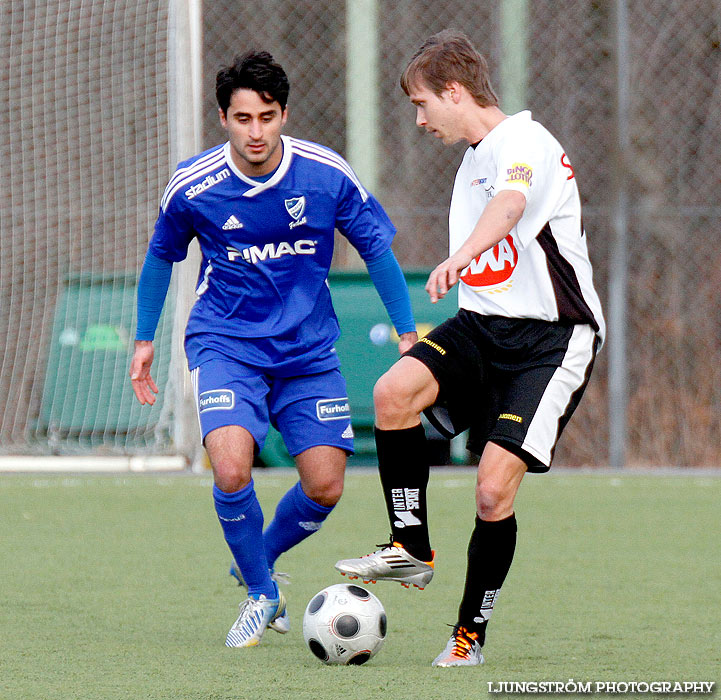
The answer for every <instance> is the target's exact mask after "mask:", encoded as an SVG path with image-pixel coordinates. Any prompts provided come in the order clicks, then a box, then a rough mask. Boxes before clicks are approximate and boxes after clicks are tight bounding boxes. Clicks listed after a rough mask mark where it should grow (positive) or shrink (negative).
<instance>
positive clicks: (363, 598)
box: [303, 583, 387, 665]
mask: <svg viewBox="0 0 721 700" xmlns="http://www.w3.org/2000/svg"><path fill="white" fill-rule="evenodd" d="M386 627H387V619H386V611H385V610H384V609H383V605H382V603H381V602H380V600H378V598H376V597H375V596H374V595H373V594H372V593H371V592H370V591H367V590H366V589H365V588H361V587H360V586H354V585H352V584H348V583H336V584H334V585H333V586H328V587H327V588H324V589H323V590H322V591H320V593H318V594H316V595H315V596H313V598H312V599H311V601H310V603H308V607H307V608H306V609H305V615H304V616H303V637H304V639H305V643H306V644H307V645H308V647H309V648H310V650H311V651H312V652H313V653H314V654H315V655H316V656H317V657H318V658H319V659H320V660H321V661H322V662H323V663H326V664H339V665H347V664H353V665H360V664H364V663H365V662H366V661H368V659H370V658H371V657H373V656H375V654H376V653H377V652H378V650H379V649H380V648H381V647H382V646H383V642H384V641H385V638H386Z"/></svg>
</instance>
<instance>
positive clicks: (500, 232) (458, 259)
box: [426, 190, 526, 304]
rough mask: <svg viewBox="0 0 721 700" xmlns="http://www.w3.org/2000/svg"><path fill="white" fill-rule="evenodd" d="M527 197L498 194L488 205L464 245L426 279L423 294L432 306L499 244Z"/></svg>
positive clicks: (521, 210)
mask: <svg viewBox="0 0 721 700" xmlns="http://www.w3.org/2000/svg"><path fill="white" fill-rule="evenodd" d="M525 208H526V197H525V195H524V194H523V193H521V192H518V191H516V190H501V191H500V192H498V194H496V196H495V197H494V198H493V199H492V200H491V201H490V202H488V204H487V205H486V208H485V209H484V210H483V213H482V214H481V216H480V217H479V218H478V221H477V222H476V225H475V226H474V228H473V231H472V232H471V235H470V236H468V238H467V239H466V241H465V243H464V244H463V245H462V246H461V247H460V248H459V249H458V250H457V251H456V252H455V253H454V254H453V255H451V256H449V257H448V258H446V259H445V260H444V261H443V262H442V263H441V264H440V265H438V266H437V267H436V268H435V269H434V270H433V272H431V274H430V276H429V277H428V282H426V291H427V292H428V294H429V295H430V298H431V302H432V303H434V304H435V303H436V302H437V301H438V300H439V299H442V298H443V297H444V296H445V295H446V294H448V291H449V290H450V289H451V288H452V287H453V285H455V284H456V282H458V277H459V274H460V272H461V270H463V269H465V268H466V267H467V266H468V265H470V263H471V261H472V260H474V259H475V258H477V257H478V256H479V255H481V254H482V253H484V252H485V251H487V250H489V249H490V248H493V246H494V245H496V243H499V242H500V241H502V240H503V239H504V238H505V237H506V236H507V235H508V234H509V233H510V232H511V231H512V230H513V227H514V226H515V225H516V224H517V223H518V222H519V221H520V219H521V217H522V216H523V212H524V211H525Z"/></svg>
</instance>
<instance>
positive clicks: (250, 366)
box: [130, 52, 417, 647]
mask: <svg viewBox="0 0 721 700" xmlns="http://www.w3.org/2000/svg"><path fill="white" fill-rule="evenodd" d="M288 91H289V85H288V79H287V77H286V74H285V72H284V70H283V68H282V67H281V66H280V65H278V64H277V63H276V62H275V61H274V60H273V58H272V57H271V56H270V54H268V53H266V52H249V53H246V54H245V55H243V56H239V57H237V58H236V59H235V61H234V63H233V64H232V65H231V66H228V67H227V68H223V69H222V70H221V71H220V72H219V73H218V75H217V79H216V96H217V100H218V108H219V114H220V122H221V124H222V126H223V128H224V129H225V130H226V132H227V134H228V141H227V142H226V143H224V144H222V145H220V146H216V147H215V148H211V149H210V150H208V151H205V152H204V153H201V154H200V155H198V156H195V157H193V158H190V159H189V160H186V161H184V162H182V163H180V164H179V166H178V168H177V170H176V171H175V174H174V175H173V177H172V178H171V179H170V182H169V183H168V185H167V187H166V189H165V193H164V194H163V197H162V200H161V205H160V213H159V215H158V220H157V223H156V225H155V232H154V234H153V236H152V239H151V241H150V245H149V249H148V253H147V256H146V258H145V262H144V265H143V269H142V272H141V275H140V282H139V287H138V330H137V335H136V343H135V354H134V356H133V359H132V364H131V367H130V377H131V380H132V384H133V389H134V391H135V394H136V396H137V398H138V400H139V401H140V402H141V403H150V404H152V403H153V402H154V401H155V394H156V393H157V391H158V388H157V386H156V385H155V383H154V381H153V379H152V378H151V375H150V367H151V363H152V361H153V343H152V340H153V337H154V333H155V329H156V326H157V322H158V319H159V316H160V312H161V309H162V306H163V303H164V299H165V296H166V293H167V289H168V283H169V280H170V274H171V269H172V265H173V263H175V262H178V261H180V260H183V259H184V258H185V257H186V254H187V248H188V244H189V243H190V241H191V240H192V239H193V238H197V239H198V241H199V243H200V248H201V251H202V264H201V268H200V273H199V276H198V286H197V289H196V293H197V297H198V298H197V301H196V303H195V305H194V306H193V309H192V311H191V313H190V318H189V320H188V325H187V329H186V339H185V350H186V354H187V357H188V365H189V368H190V370H191V376H192V382H193V386H194V389H195V394H196V398H197V408H198V416H199V420H200V428H201V433H202V438H203V441H204V444H205V447H206V449H207V452H208V456H209V459H210V463H211V465H212V468H213V476H214V482H215V483H214V486H213V498H214V502H215V509H216V512H217V515H218V518H219V520H220V524H221V526H222V529H223V533H224V535H225V539H226V542H227V543H228V546H229V548H230V550H231V552H232V554H233V557H234V560H235V563H236V564H237V567H238V569H239V576H240V577H241V578H242V580H243V581H244V582H245V584H246V585H247V586H248V598H247V600H244V601H243V602H242V603H241V605H240V615H239V617H238V619H237V621H236V623H235V624H234V625H233V627H232V628H231V630H230V632H229V633H228V636H227V639H226V644H227V645H228V646H232V647H249V646H254V645H256V644H258V642H259V641H260V639H261V637H262V635H263V633H264V631H265V629H266V628H267V627H268V626H270V627H272V628H273V629H275V630H276V631H278V632H287V631H288V629H289V622H288V615H287V612H286V604H285V599H284V596H283V594H282V593H281V592H280V591H279V590H278V586H277V584H276V581H275V580H274V579H273V578H272V574H273V570H274V566H275V561H276V559H277V558H278V556H279V555H280V554H282V553H283V552H285V551H287V550H288V549H290V548H291V547H293V546H294V545H296V544H298V543H299V542H300V541H301V540H303V539H304V538H306V537H307V536H309V535H310V534H312V533H313V532H316V531H317V530H318V529H319V528H320V527H321V524H322V523H323V521H324V520H325V519H326V517H327V516H328V514H329V513H330V512H331V510H332V509H333V507H334V506H335V505H336V503H337V502H338V499H339V498H340V496H341V492H342V490H343V476H344V470H345V464H346V455H347V454H348V453H351V452H352V450H353V431H352V428H351V422H350V410H349V406H348V398H347V394H346V386H345V381H344V379H343V377H342V375H341V373H340V371H339V362H338V357H337V356H336V352H335V348H334V344H335V341H336V339H337V338H338V335H339V328H338V321H337V319H336V316H335V313H334V311H333V306H332V304H331V297H330V292H329V289H328V286H327V283H326V279H327V276H328V270H329V268H330V264H331V258H332V256H333V240H334V230H335V229H336V228H337V229H338V230H339V231H340V232H341V233H342V234H343V235H345V236H346V237H347V238H348V240H349V241H350V242H351V243H352V244H353V245H354V246H355V248H356V249H357V250H358V252H359V253H360V255H361V257H362V258H363V260H364V261H365V262H366V265H367V267H368V270H369V273H370V276H371V279H372V280H373V283H374V284H375V286H376V288H377V290H378V292H379V294H380V296H381V298H382V300H383V302H384V303H385V305H386V308H387V310H388V313H389V315H390V318H391V320H392V322H393V324H394V326H395V328H396V330H397V332H398V334H399V336H400V338H401V341H400V345H399V349H400V350H401V351H404V350H406V349H408V348H409V347H411V345H412V344H413V343H414V342H415V340H416V339H417V335H416V333H415V324H414V321H413V316H412V313H411V307H410V301H409V297H408V289H407V286H406V283H405V280H404V278H403V275H402V273H401V270H400V268H399V266H398V263H397V262H396V259H395V257H394V255H393V253H392V252H391V248H390V245H391V241H392V239H393V236H394V233H395V229H394V228H393V225H392V224H391V222H390V221H389V219H388V217H387V216H386V214H385V212H384V211H383V209H382V208H381V207H380V205H379V204H378V202H377V201H376V200H375V199H374V197H373V196H372V195H371V194H370V193H368V192H367V191H366V190H365V189H364V187H363V185H362V184H361V183H360V181H359V180H358V178H357V176H356V174H355V173H354V172H353V170H352V169H351V168H350V167H349V165H348V164H347V163H346V162H345V160H343V158H341V157H340V156H339V155H338V154H337V153H335V152H333V151H332V150H330V149H328V148H326V147H324V146H320V145H318V144H315V143H310V142H308V141H302V140H300V139H296V138H292V137H289V136H285V135H282V134H281V132H282V129H283V126H284V124H285V123H286V119H287V116H288V110H287V107H286V104H287V99H288ZM269 424H273V425H274V426H275V427H277V428H278V429H279V431H280V433H281V434H282V436H283V439H284V441H285V444H286V446H287V447H288V450H289V452H290V454H291V455H293V456H294V457H295V462H296V466H297V469H298V473H299V476H300V480H299V482H298V483H297V484H296V485H295V486H294V487H293V488H291V489H290V490H289V491H288V493H286V494H285V495H284V496H283V498H282V499H281V500H280V502H279V503H278V506H277V509H276V511H275V516H274V518H273V520H272V521H271V522H270V524H269V525H268V526H267V528H266V530H265V532H263V513H262V512H261V508H260V505H259V503H258V499H257V498H256V494H255V491H254V488H253V480H252V476H251V466H252V464H253V457H254V455H255V454H256V453H257V452H258V451H259V450H260V449H262V447H263V443H264V440H265V437H266V433H267V430H268V425H269Z"/></svg>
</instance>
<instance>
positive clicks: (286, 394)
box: [191, 357, 353, 457]
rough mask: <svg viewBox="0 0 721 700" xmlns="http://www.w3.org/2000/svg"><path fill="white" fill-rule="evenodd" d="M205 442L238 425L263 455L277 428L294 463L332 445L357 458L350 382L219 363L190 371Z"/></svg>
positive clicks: (330, 375)
mask: <svg viewBox="0 0 721 700" xmlns="http://www.w3.org/2000/svg"><path fill="white" fill-rule="evenodd" d="M191 378H192V382H193V389H194V392H195V400H196V406H197V409H198V420H199V422H200V432H201V435H202V438H203V440H205V436H206V435H207V434H208V433H209V432H210V431H211V430H215V429H216V428H221V427H223V426H226V425H239V426H241V427H243V428H245V429H246V430H247V431H248V432H249V433H250V434H251V435H252V436H253V439H254V440H255V442H256V445H257V449H258V451H260V450H262V449H263V445H264V444H265V438H266V435H267V434H268V425H269V424H270V425H272V426H273V427H274V428H276V429H277V430H278V431H279V432H280V434H281V435H282V436H283V440H284V441H285V446H286V447H287V448H288V452H289V453H290V454H291V456H293V457H295V456H296V455H299V454H300V453H301V452H304V451H305V450H307V449H308V448H309V447H316V446H318V445H330V446H331V447H339V448H340V449H342V450H345V451H346V452H347V453H349V454H352V453H353V428H352V427H351V421H350V406H349V404H348V392H347V389H346V385H345V379H344V378H343V375H342V374H341V373H340V370H338V369H332V370H328V371H326V372H320V373H318V374H306V375H301V376H298V377H273V376H271V375H269V374H268V373H267V370H264V369H262V368H258V367H252V366H249V365H245V364H243V363H241V362H235V361H233V360H231V359H229V358H219V357H218V358H215V359H212V360H208V361H207V362H204V363H203V364H201V365H200V366H198V367H196V368H195V369H194V370H192V371H191Z"/></svg>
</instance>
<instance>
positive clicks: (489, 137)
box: [471, 109, 532, 154]
mask: <svg viewBox="0 0 721 700" xmlns="http://www.w3.org/2000/svg"><path fill="white" fill-rule="evenodd" d="M531 119H532V117H531V112H530V110H528V109H524V110H523V111H522V112H517V113H516V114H511V115H509V116H508V117H506V119H504V120H503V121H501V122H499V123H498V124H496V126H494V127H493V128H492V129H491V130H490V131H489V132H488V133H487V134H486V135H485V136H484V137H483V138H482V139H481V141H480V143H479V144H478V145H477V146H476V147H475V148H473V147H472V146H471V150H472V151H473V152H474V153H476V154H480V153H481V152H482V151H486V149H488V148H490V146H491V145H492V144H493V143H494V142H495V141H497V140H498V139H499V138H502V136H503V134H504V133H505V131H506V129H508V128H509V127H511V126H512V125H514V124H517V123H518V122H520V121H529V122H530V121H531Z"/></svg>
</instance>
